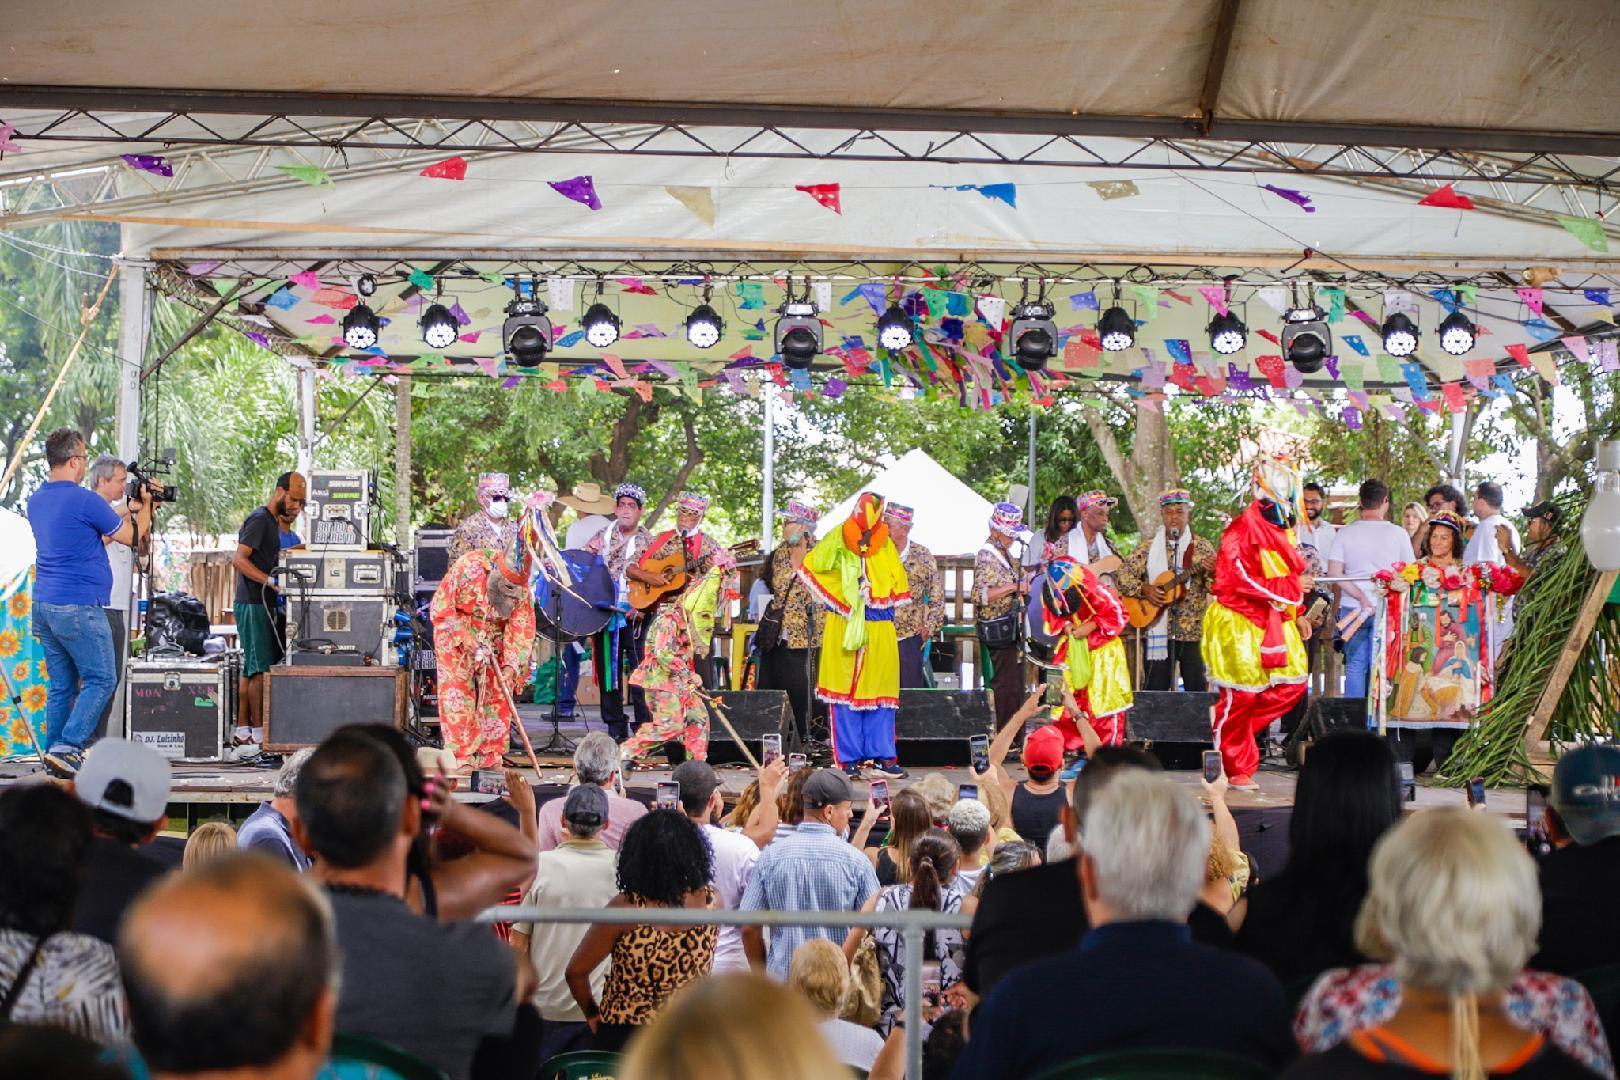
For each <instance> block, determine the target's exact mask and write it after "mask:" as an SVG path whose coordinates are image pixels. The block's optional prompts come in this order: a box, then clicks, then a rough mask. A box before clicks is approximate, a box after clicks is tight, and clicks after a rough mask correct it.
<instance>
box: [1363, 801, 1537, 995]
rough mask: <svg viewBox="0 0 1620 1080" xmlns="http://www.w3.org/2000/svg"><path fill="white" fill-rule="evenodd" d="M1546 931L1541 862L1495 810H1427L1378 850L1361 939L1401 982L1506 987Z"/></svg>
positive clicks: (1453, 988) (1454, 989)
mask: <svg viewBox="0 0 1620 1080" xmlns="http://www.w3.org/2000/svg"><path fill="white" fill-rule="evenodd" d="M1437 912H1444V913H1445V917H1444V918H1436V917H1435V916H1436V913H1437ZM1540 931H1541V890H1540V886H1539V884H1538V883H1537V880H1536V868H1535V864H1534V863H1533V862H1531V860H1530V856H1529V854H1528V853H1527V852H1526V851H1525V850H1524V847H1523V845H1521V844H1520V843H1519V842H1518V841H1517V840H1515V839H1514V837H1513V834H1512V833H1511V832H1509V831H1508V828H1507V827H1506V825H1504V824H1503V823H1502V822H1501V821H1499V820H1498V819H1496V818H1492V817H1490V816H1488V815H1486V814H1480V813H1476V812H1473V811H1469V810H1464V809H1463V808H1462V807H1448V808H1446V809H1442V810H1424V811H1422V812H1420V813H1417V814H1413V815H1412V816H1411V817H1409V818H1407V819H1406V820H1405V821H1403V822H1401V823H1400V824H1399V825H1397V826H1396V827H1395V828H1393V829H1391V830H1390V831H1389V832H1387V833H1385V834H1384V836H1383V838H1382V839H1381V840H1379V841H1378V846H1377V847H1375V848H1373V856H1372V863H1371V868H1370V870H1369V872H1368V885H1367V898H1366V899H1365V900H1364V901H1362V904H1361V913H1360V914H1359V915H1358V916H1357V917H1356V944H1357V945H1358V946H1359V947H1360V948H1361V950H1362V952H1364V953H1366V954H1367V955H1368V956H1371V957H1374V958H1376V959H1384V960H1389V961H1391V962H1392V963H1393V964H1394V966H1395V976H1396V978H1398V979H1399V980H1400V981H1401V982H1403V983H1410V984H1412V985H1413V986H1420V987H1423V988H1425V989H1431V990H1442V991H1446V992H1448V993H1451V994H1485V993H1490V992H1493V991H1496V990H1500V989H1502V988H1503V987H1505V986H1507V985H1508V983H1510V982H1512V981H1513V980H1514V979H1515V978H1516V977H1517V976H1518V974H1519V973H1520V972H1521V971H1523V970H1524V965H1525V963H1526V962H1527V961H1528V960H1529V959H1530V954H1531V953H1533V952H1535V948H1536V936H1537V935H1538V934H1539V933H1540Z"/></svg>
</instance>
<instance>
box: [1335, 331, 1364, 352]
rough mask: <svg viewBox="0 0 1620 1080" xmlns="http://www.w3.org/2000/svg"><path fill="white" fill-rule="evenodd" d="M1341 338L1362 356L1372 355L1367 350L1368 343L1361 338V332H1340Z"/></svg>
mask: <svg viewBox="0 0 1620 1080" xmlns="http://www.w3.org/2000/svg"><path fill="white" fill-rule="evenodd" d="M1339 340H1340V341H1342V342H1344V343H1345V344H1346V345H1348V346H1350V348H1351V349H1353V350H1354V351H1355V352H1357V353H1359V354H1361V355H1362V356H1368V355H1370V354H1369V353H1368V352H1367V343H1366V342H1364V341H1362V340H1361V335H1360V334H1340V335H1339Z"/></svg>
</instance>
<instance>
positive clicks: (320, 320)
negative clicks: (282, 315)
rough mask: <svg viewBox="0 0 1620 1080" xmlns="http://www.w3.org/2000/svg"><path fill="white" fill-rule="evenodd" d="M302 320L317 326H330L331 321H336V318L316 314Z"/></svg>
mask: <svg viewBox="0 0 1620 1080" xmlns="http://www.w3.org/2000/svg"><path fill="white" fill-rule="evenodd" d="M304 321H305V322H307V323H314V324H315V325H318V326H330V325H331V324H332V323H335V322H337V320H336V319H334V318H332V316H330V315H317V316H315V317H314V318H313V319H305V320H304Z"/></svg>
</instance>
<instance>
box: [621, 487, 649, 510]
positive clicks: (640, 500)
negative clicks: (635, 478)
mask: <svg viewBox="0 0 1620 1080" xmlns="http://www.w3.org/2000/svg"><path fill="white" fill-rule="evenodd" d="M620 499H634V500H636V505H637V506H646V505H647V492H646V491H644V490H643V489H642V487H641V485H640V484H620V485H619V486H618V487H616V488H614V489H613V501H614V502H618V501H619V500H620Z"/></svg>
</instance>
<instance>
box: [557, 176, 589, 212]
mask: <svg viewBox="0 0 1620 1080" xmlns="http://www.w3.org/2000/svg"><path fill="white" fill-rule="evenodd" d="M546 183H548V184H550V185H551V190H553V191H555V192H556V193H557V194H559V195H561V196H562V197H563V198H565V199H573V200H574V201H575V202H577V203H584V204H585V205H586V206H588V207H590V208H591V209H592V210H600V209H602V200H601V199H598V198H597V197H596V184H594V183H593V182H592V181H591V178H590V177H589V176H576V177H573V178H572V179H569V180H547V181H546Z"/></svg>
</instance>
